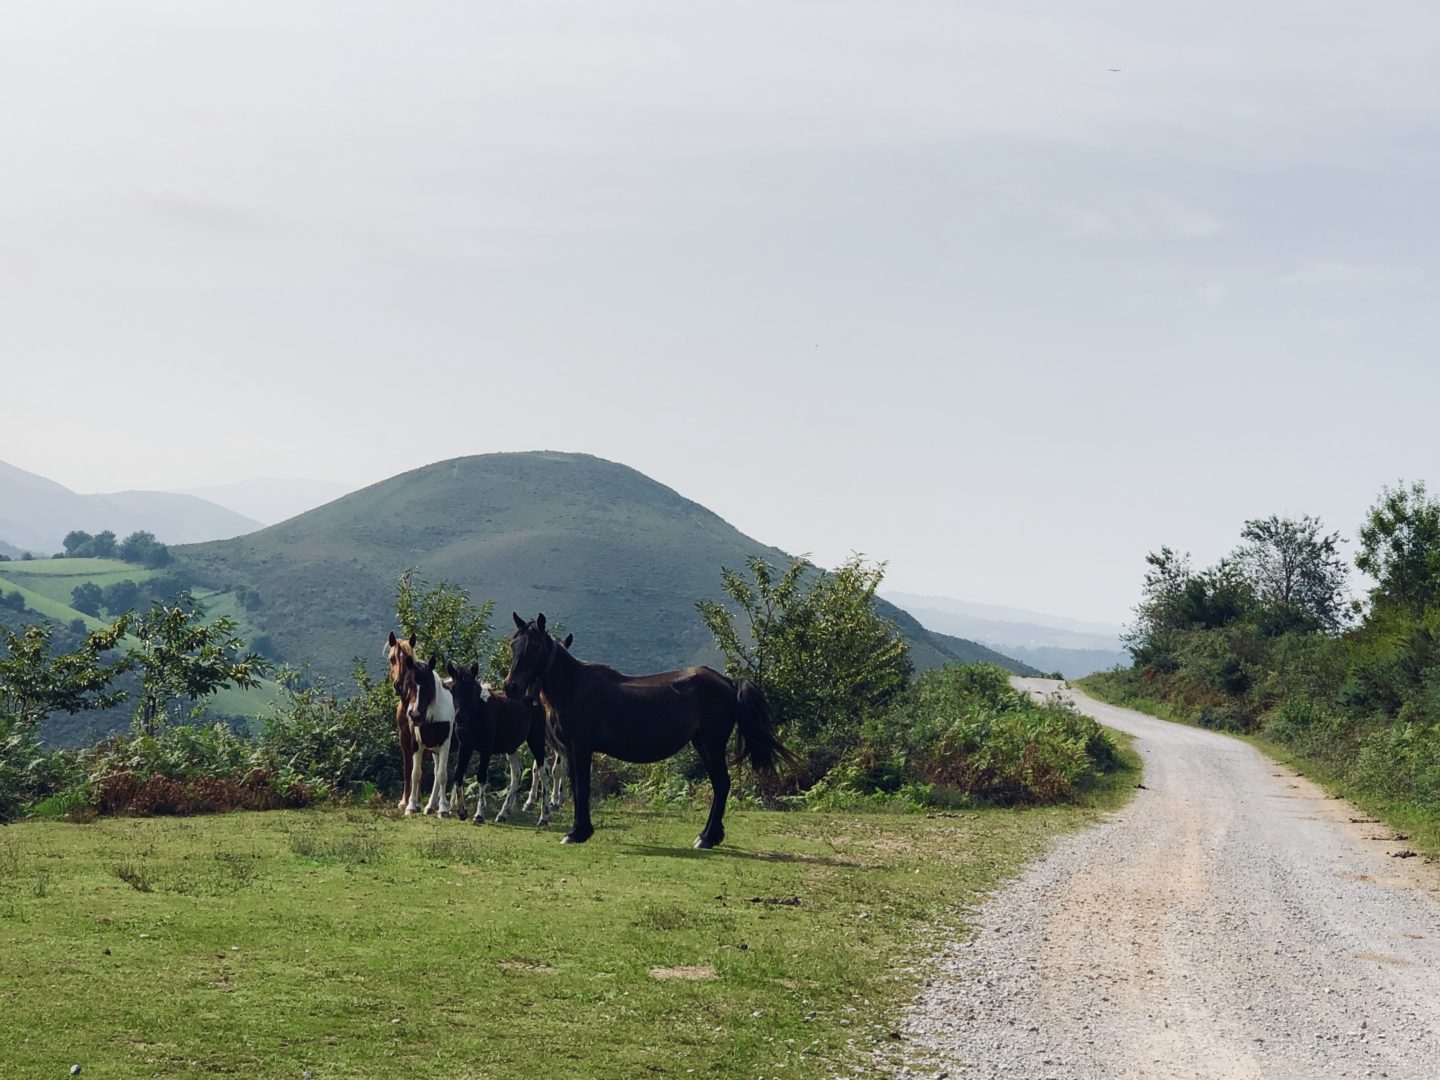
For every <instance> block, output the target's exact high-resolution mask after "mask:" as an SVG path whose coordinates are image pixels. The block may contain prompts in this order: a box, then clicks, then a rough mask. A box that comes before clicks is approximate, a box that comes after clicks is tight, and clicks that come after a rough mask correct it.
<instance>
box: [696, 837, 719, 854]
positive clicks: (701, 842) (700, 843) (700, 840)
mask: <svg viewBox="0 0 1440 1080" xmlns="http://www.w3.org/2000/svg"><path fill="white" fill-rule="evenodd" d="M695 846H696V847H697V848H700V849H701V850H702V851H705V850H708V849H709V848H712V847H714V846H715V841H713V840H707V839H705V837H703V836H697V837H696V838H695Z"/></svg>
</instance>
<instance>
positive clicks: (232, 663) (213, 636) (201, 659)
mask: <svg viewBox="0 0 1440 1080" xmlns="http://www.w3.org/2000/svg"><path fill="white" fill-rule="evenodd" d="M237 628H238V627H237V624H236V623H235V621H234V620H233V619H227V618H220V619H215V620H214V621H212V622H208V623H207V622H206V621H205V610H204V608H202V607H201V606H200V605H199V604H197V603H196V602H195V600H194V598H193V597H191V596H190V595H189V594H188V593H186V594H183V595H182V596H181V597H180V598H179V599H177V600H176V601H175V602H174V603H160V602H156V603H155V604H153V605H151V607H150V610H149V611H147V612H145V613H144V614H143V615H140V616H138V617H137V618H136V619H135V620H134V625H133V631H132V632H133V634H134V637H135V640H136V646H135V648H134V650H133V652H132V653H131V657H132V659H133V661H134V665H135V668H136V670H137V671H138V673H139V679H140V689H141V694H140V700H139V702H138V704H137V706H136V709H135V719H134V722H133V724H134V729H135V732H136V734H145V735H154V734H155V727H156V724H157V722H158V721H163V720H164V718H166V717H168V716H169V715H170V712H171V710H172V708H174V707H175V706H176V705H177V704H178V702H179V701H180V700H181V699H182V698H183V699H188V700H189V701H191V702H198V701H200V700H202V699H204V698H207V697H209V696H210V695H212V694H214V693H215V691H217V690H220V689H222V688H223V687H225V686H236V687H239V688H240V689H250V688H253V687H256V686H259V685H260V679H261V677H262V676H263V675H264V674H265V673H266V672H267V671H268V670H269V667H270V665H269V663H268V662H267V661H266V660H265V658H264V657H262V656H260V655H259V654H258V653H256V652H253V651H251V652H247V651H246V645H245V641H244V639H243V638H241V637H239V636H238V635H237V634H236V630H237Z"/></svg>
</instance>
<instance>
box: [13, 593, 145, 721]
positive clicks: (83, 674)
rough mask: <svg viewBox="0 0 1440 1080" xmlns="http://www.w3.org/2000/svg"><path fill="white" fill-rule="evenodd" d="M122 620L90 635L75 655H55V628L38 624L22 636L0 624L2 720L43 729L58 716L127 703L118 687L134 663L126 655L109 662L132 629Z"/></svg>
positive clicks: (75, 651) (66, 653)
mask: <svg viewBox="0 0 1440 1080" xmlns="http://www.w3.org/2000/svg"><path fill="white" fill-rule="evenodd" d="M129 626H130V619H129V617H128V616H121V617H120V618H119V619H117V620H115V622H113V623H111V624H110V625H109V626H106V627H102V628H100V629H99V630H95V631H92V632H90V633H87V634H86V635H85V637H84V638H83V640H82V641H81V642H80V644H79V646H78V647H77V648H75V649H74V650H73V651H71V652H65V653H58V654H52V653H51V648H50V646H51V640H52V638H53V636H54V633H55V627H54V625H53V624H51V623H48V622H38V623H35V624H33V625H31V626H27V627H25V628H24V629H23V630H21V631H20V632H19V633H16V632H14V631H12V630H9V629H7V628H5V627H3V626H0V720H3V721H6V722H9V723H12V724H19V725H21V726H24V727H27V728H31V729H33V728H35V727H38V726H39V724H40V722H41V721H42V720H44V719H45V717H47V716H49V715H50V714H51V713H54V712H68V713H77V712H87V711H89V710H91V709H107V708H109V707H110V706H112V705H117V704H119V703H120V702H121V701H123V700H124V699H125V694H124V692H123V691H120V690H116V689H114V688H113V684H114V682H115V680H116V679H117V678H119V677H120V676H121V675H123V674H124V673H125V672H126V671H128V670H129V669H130V667H131V666H132V664H133V661H132V660H131V658H130V657H129V656H125V655H122V656H120V657H119V658H118V659H116V660H113V661H107V660H106V659H105V657H106V655H107V654H108V653H110V652H112V651H113V650H114V649H115V648H116V647H117V646H118V645H119V644H120V640H121V639H122V638H123V637H124V636H125V634H126V631H127V630H128V629H129Z"/></svg>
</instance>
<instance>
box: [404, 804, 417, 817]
mask: <svg viewBox="0 0 1440 1080" xmlns="http://www.w3.org/2000/svg"><path fill="white" fill-rule="evenodd" d="M419 812H420V808H419V807H418V806H407V807H405V816H406V817H409V816H410V815H411V814H418V813H419Z"/></svg>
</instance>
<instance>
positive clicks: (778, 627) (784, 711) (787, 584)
mask: <svg viewBox="0 0 1440 1080" xmlns="http://www.w3.org/2000/svg"><path fill="white" fill-rule="evenodd" d="M746 568H747V570H748V571H749V576H748V578H747V577H746V576H745V575H742V574H740V573H737V572H735V571H733V570H729V569H724V568H722V570H721V578H722V581H723V583H724V588H725V592H726V594H727V595H728V596H729V597H730V599H731V600H732V601H733V602H734V603H735V604H736V605H737V606H738V607H739V609H740V610H739V616H740V620H741V621H740V623H739V625H737V619H736V614H735V613H733V612H731V611H730V610H729V609H728V608H726V607H725V606H724V605H723V604H719V603H715V602H713V601H709V600H702V601H700V602H699V603H698V604H697V605H696V607H697V608H698V609H699V611H700V617H701V618H702V619H703V620H704V621H705V625H706V627H707V628H708V629H709V630H710V632H711V634H713V635H714V637H715V644H716V646H717V647H718V648H719V649H720V651H721V652H722V653H724V654H725V671H726V674H728V675H730V676H731V677H732V678H746V679H749V680H750V681H751V682H753V683H755V684H756V685H757V686H759V687H760V688H761V689H762V690H763V691H764V692H765V694H766V696H767V697H768V698H769V700H770V705H771V707H772V708H773V709H774V711H775V713H776V716H777V719H778V720H779V721H780V722H781V723H783V724H785V725H786V726H787V731H788V737H789V738H790V739H791V740H792V741H794V743H795V744H796V745H797V746H799V747H800V749H802V750H804V751H805V752H807V753H808V755H809V757H810V771H811V773H812V775H815V774H817V773H819V772H823V771H824V770H825V769H827V768H828V767H829V766H830V765H831V764H833V763H834V761H836V760H837V759H838V758H839V756H840V754H841V753H843V752H844V751H845V750H846V749H848V748H850V747H851V746H853V745H854V744H855V741H856V739H857V738H858V736H859V731H860V725H861V723H862V722H863V720H864V719H865V717H866V716H868V715H870V714H871V713H872V712H873V711H874V710H875V709H877V708H878V707H880V706H881V705H882V704H884V703H885V702H886V701H887V700H888V699H889V698H890V697H891V696H892V695H894V694H895V693H897V692H898V691H900V690H902V689H903V688H904V687H905V685H906V683H907V682H908V681H909V678H910V671H911V666H910V655H909V645H908V644H907V643H906V641H905V638H904V637H903V636H902V635H901V633H900V631H899V629H897V628H896V626H895V624H894V623H892V622H890V621H889V620H888V619H885V618H883V617H882V616H881V615H880V614H879V613H878V612H877V611H876V610H875V590H876V589H877V588H879V586H880V582H881V581H882V580H883V579H884V576H885V567H884V564H883V563H878V564H867V563H866V562H865V560H864V558H863V557H862V556H859V555H856V556H854V557H852V558H851V559H849V560H848V561H847V562H845V563H844V565H842V566H840V567H839V568H837V569H836V570H835V571H834V572H833V573H825V572H822V571H820V570H817V569H816V568H815V567H814V566H813V565H811V564H810V563H809V562H808V561H806V560H805V559H803V558H801V559H795V560H794V561H793V562H791V564H790V565H789V566H788V567H787V568H785V569H784V570H783V571H780V570H777V569H776V568H775V567H773V566H771V565H770V564H769V563H767V562H766V561H765V560H764V559H763V558H762V557H760V556H758V555H752V556H750V557H749V558H748V559H746Z"/></svg>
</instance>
